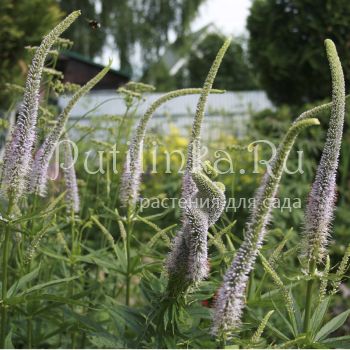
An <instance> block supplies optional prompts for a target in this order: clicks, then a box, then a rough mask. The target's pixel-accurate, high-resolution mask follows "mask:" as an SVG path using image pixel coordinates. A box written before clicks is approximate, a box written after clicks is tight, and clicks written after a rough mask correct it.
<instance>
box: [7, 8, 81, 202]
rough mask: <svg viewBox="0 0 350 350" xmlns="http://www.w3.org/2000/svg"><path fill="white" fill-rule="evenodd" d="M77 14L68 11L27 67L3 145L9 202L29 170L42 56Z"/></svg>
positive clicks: (21, 189)
mask: <svg viewBox="0 0 350 350" xmlns="http://www.w3.org/2000/svg"><path fill="white" fill-rule="evenodd" d="M79 15H80V11H75V12H72V13H71V14H70V15H69V16H68V17H66V18H65V19H64V20H63V21H62V22H61V23H60V24H58V25H57V26H56V27H55V28H54V29H53V30H52V31H51V32H50V33H49V34H48V35H47V36H45V38H44V39H43V41H42V43H41V45H40V46H39V48H38V49H37V50H36V52H35V55H34V57H33V60H32V63H31V65H30V67H29V72H28V77H27V81H26V86H25V92H24V97H23V102H22V105H21V108H20V112H19V117H18V121H17V123H16V125H15V128H14V130H13V132H12V137H11V140H10V142H9V143H8V144H7V145H6V149H5V155H4V166H3V171H2V187H3V189H5V190H6V192H7V194H8V197H9V201H10V202H12V203H16V202H17V201H18V199H19V198H20V196H21V195H22V194H23V192H24V191H25V189H26V184H27V177H28V174H29V171H30V169H31V163H32V151H33V147H34V143H35V138H36V123H37V116H38V109H39V90H40V81H41V76H42V72H43V67H44V63H45V59H46V56H47V55H48V53H49V51H50V48H51V46H52V45H53V44H54V43H55V42H56V40H57V39H58V37H59V36H60V35H61V34H62V32H63V31H64V30H66V29H67V28H68V27H69V26H70V25H71V24H72V23H73V22H74V21H75V20H76V18H77V17H78V16H79Z"/></svg>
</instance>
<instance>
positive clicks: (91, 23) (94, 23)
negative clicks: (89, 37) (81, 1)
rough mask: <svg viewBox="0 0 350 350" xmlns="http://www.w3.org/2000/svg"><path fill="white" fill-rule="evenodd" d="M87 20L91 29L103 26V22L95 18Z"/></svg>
mask: <svg viewBox="0 0 350 350" xmlns="http://www.w3.org/2000/svg"><path fill="white" fill-rule="evenodd" d="M86 20H87V22H88V24H89V26H90V28H91V29H94V30H95V29H99V28H101V23H100V22H98V21H96V20H95V19H86Z"/></svg>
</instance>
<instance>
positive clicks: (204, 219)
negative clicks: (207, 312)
mask: <svg viewBox="0 0 350 350" xmlns="http://www.w3.org/2000/svg"><path fill="white" fill-rule="evenodd" d="M191 176H192V180H193V182H194V184H195V185H196V188H197V191H196V193H195V194H194V195H193V196H192V197H191V199H190V200H189V201H187V202H186V204H185V210H184V215H185V216H186V220H185V221H183V225H182V228H181V230H180V231H179V232H178V234H177V236H176V238H175V241H174V243H173V247H172V250H171V252H170V253H169V256H168V260H167V271H168V275H169V286H168V287H169V288H168V289H172V291H171V292H172V293H174V292H175V290H177V291H178V290H179V289H180V290H186V288H187V286H189V285H191V284H193V283H197V282H199V281H201V280H202V279H204V278H205V277H207V275H208V272H209V267H208V258H207V256H208V251H207V250H208V249H207V235H208V229H209V227H210V226H211V225H213V224H214V223H215V222H216V221H217V220H218V219H219V217H220V216H221V214H222V212H223V210H224V208H225V203H226V200H225V195H224V191H225V186H224V185H223V184H222V183H221V182H215V181H213V177H215V176H216V173H215V171H214V169H213V168H212V167H211V165H210V164H209V162H206V163H204V164H203V169H201V170H194V171H193V172H192V173H191ZM176 286H177V287H176ZM176 294H178V292H175V295H176Z"/></svg>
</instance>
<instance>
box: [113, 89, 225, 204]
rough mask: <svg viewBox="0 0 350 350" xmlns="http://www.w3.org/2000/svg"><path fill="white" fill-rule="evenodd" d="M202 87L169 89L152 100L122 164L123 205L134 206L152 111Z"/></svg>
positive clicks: (121, 192) (198, 90)
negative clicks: (169, 90)
mask: <svg viewBox="0 0 350 350" xmlns="http://www.w3.org/2000/svg"><path fill="white" fill-rule="evenodd" d="M201 92H202V89H193V88H189V89H180V90H175V91H171V92H169V93H167V94H165V95H163V96H161V97H160V98H159V99H157V100H156V101H154V102H153V103H152V104H151V105H150V106H149V108H148V109H147V111H146V112H145V114H144V115H143V117H142V118H141V120H140V122H139V124H138V126H137V128H136V132H135V135H134V136H133V138H132V140H131V144H130V148H129V151H128V154H127V157H126V161H125V164H124V172H123V176H122V180H121V186H120V188H121V190H120V201H121V203H122V205H123V206H124V207H127V206H131V207H133V206H135V204H136V201H137V198H138V194H139V189H140V180H141V171H142V166H141V161H142V148H143V141H144V139H145V134H146V129H147V125H148V122H149V121H150V119H151V118H152V116H153V114H154V112H155V111H156V110H157V109H158V108H159V107H160V106H161V105H162V104H164V103H166V102H168V101H170V100H172V99H174V98H176V97H180V96H185V95H195V94H200V93H201ZM223 92H224V91H222V90H214V89H212V90H210V93H223Z"/></svg>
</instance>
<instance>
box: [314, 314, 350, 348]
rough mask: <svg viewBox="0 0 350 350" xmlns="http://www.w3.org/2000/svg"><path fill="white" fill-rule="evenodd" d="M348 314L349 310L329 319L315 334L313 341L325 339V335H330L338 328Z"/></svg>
mask: <svg viewBox="0 0 350 350" xmlns="http://www.w3.org/2000/svg"><path fill="white" fill-rule="evenodd" d="M349 314H350V309H349V310H346V311H344V312H342V313H341V314H340V315H338V316H336V317H334V318H333V319H331V320H330V321H329V322H328V323H326V324H325V325H324V326H323V327H322V328H321V329H320V331H319V332H318V333H317V334H316V336H315V341H318V340H322V339H324V338H325V337H327V335H329V334H331V333H332V332H334V331H336V330H337V329H338V328H340V327H341V326H342V325H343V324H344V322H345V321H346V319H347V318H348V316H349Z"/></svg>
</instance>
